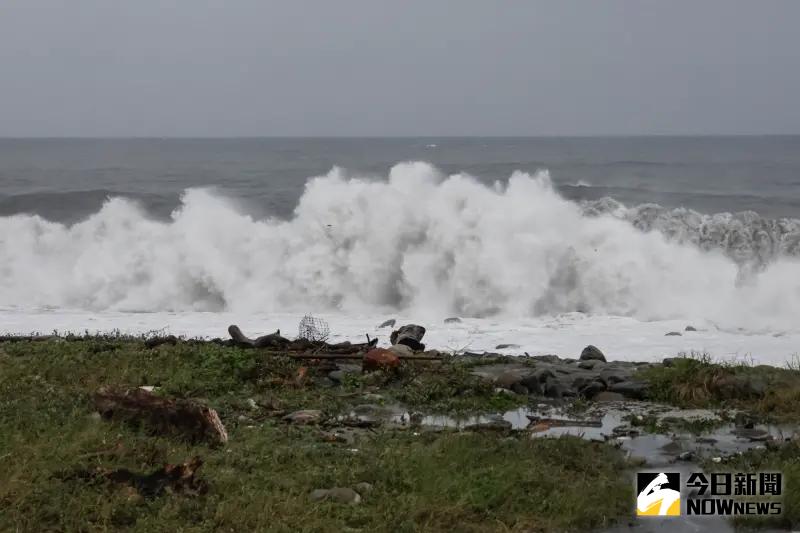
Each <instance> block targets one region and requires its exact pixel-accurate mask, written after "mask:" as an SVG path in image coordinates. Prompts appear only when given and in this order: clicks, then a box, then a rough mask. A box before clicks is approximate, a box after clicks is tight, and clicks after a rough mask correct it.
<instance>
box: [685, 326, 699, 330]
mask: <svg viewBox="0 0 800 533" xmlns="http://www.w3.org/2000/svg"><path fill="white" fill-rule="evenodd" d="M683 331H697V328H696V327H694V326H686V328H684V330H683Z"/></svg>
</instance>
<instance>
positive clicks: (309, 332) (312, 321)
mask: <svg viewBox="0 0 800 533" xmlns="http://www.w3.org/2000/svg"><path fill="white" fill-rule="evenodd" d="M330 334H331V329H330V327H328V323H327V322H326V321H324V320H322V319H321V318H316V317H313V316H311V315H306V316H304V317H303V318H302V320H300V325H299V327H298V331H297V337H298V338H300V339H306V340H309V341H314V342H325V341H327V340H328V337H330Z"/></svg>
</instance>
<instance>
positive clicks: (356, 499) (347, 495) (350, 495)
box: [309, 487, 361, 505]
mask: <svg viewBox="0 0 800 533" xmlns="http://www.w3.org/2000/svg"><path fill="white" fill-rule="evenodd" d="M309 499H310V500H311V501H312V502H322V501H330V502H335V503H344V504H349V505H356V504H359V503H361V496H360V495H359V494H358V493H357V492H356V491H354V490H353V489H351V488H348V487H334V488H332V489H317V490H314V491H311V494H310V495H309Z"/></svg>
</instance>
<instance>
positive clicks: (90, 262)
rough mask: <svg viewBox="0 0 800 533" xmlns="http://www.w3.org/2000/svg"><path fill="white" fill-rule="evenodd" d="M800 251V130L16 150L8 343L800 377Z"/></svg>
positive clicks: (1, 305)
mask: <svg viewBox="0 0 800 533" xmlns="http://www.w3.org/2000/svg"><path fill="white" fill-rule="evenodd" d="M798 257H800V136H763V137H635V138H623V137H605V138H589V137H585V138H385V139H377V138H376V139H356V138H341V139H300V138H297V139H273V138H265V139H0V274H1V276H0V332H5V333H29V332H32V331H37V332H45V333H49V332H51V331H53V330H56V331H59V332H67V331H73V332H83V331H92V332H93V331H109V330H114V329H119V330H121V331H124V332H130V333H142V332H148V331H161V332H171V333H176V334H183V335H190V336H224V335H225V329H226V327H227V325H228V324H229V323H238V324H240V325H241V326H242V327H243V329H244V330H245V331H246V333H252V334H257V333H263V332H266V331H273V330H275V329H278V328H281V330H282V332H284V334H289V335H291V334H292V333H293V331H294V330H296V328H297V322H298V321H299V319H300V318H301V317H302V316H303V315H304V314H313V315H315V316H320V317H323V318H325V319H326V320H328V322H329V323H330V325H331V330H332V332H333V333H334V337H333V338H334V339H350V340H355V339H361V338H363V335H364V334H367V333H369V334H370V335H375V334H378V335H379V336H382V337H388V332H387V331H385V330H383V331H381V330H376V328H375V326H376V325H377V324H379V323H381V322H382V321H383V320H385V319H386V318H391V317H396V318H398V319H399V320H400V321H413V322H417V323H421V324H423V325H425V326H426V327H428V329H429V332H428V335H427V336H426V340H428V342H429V344H431V345H432V346H436V347H440V348H445V349H452V350H477V351H480V350H493V349H495V346H496V345H497V344H501V343H502V344H516V345H518V347H514V348H510V349H507V350H506V351H507V352H508V353H522V352H528V353H530V354H531V355H533V354H539V353H557V354H559V355H562V356H576V355H577V354H578V353H580V349H581V348H582V347H583V346H585V345H586V344H595V345H598V346H600V347H601V348H602V349H603V350H604V351H605V352H606V354H607V356H609V357H610V358H612V359H613V358H618V359H623V358H635V359H657V358H659V357H665V356H674V355H675V354H676V353H679V352H688V351H692V350H695V351H706V352H709V353H711V354H712V355H714V356H717V357H723V358H745V359H751V360H753V361H756V362H766V363H771V364H782V363H783V362H785V361H786V360H787V359H789V358H791V357H794V356H795V355H796V354H798V352H800V319H799V318H798V317H800V262H799V261H800V260H799V259H798ZM453 316H457V317H460V318H461V319H462V322H460V323H454V324H444V323H443V320H444V318H447V317H453ZM688 325H692V326H693V327H695V328H696V329H698V330H699V331H696V332H690V331H684V330H685V327H686V326H688ZM671 331H678V332H680V333H682V335H680V336H677V335H674V336H668V337H665V333H668V332H671ZM382 340H384V341H385V339H382Z"/></svg>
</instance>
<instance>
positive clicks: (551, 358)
mask: <svg viewBox="0 0 800 533" xmlns="http://www.w3.org/2000/svg"><path fill="white" fill-rule="evenodd" d="M531 359H533V360H534V361H539V362H541V363H550V364H551V365H557V364H558V363H560V362H561V359H559V357H558V356H557V355H534V356H533V357H531Z"/></svg>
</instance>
